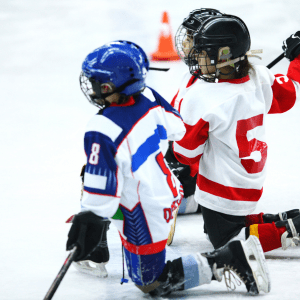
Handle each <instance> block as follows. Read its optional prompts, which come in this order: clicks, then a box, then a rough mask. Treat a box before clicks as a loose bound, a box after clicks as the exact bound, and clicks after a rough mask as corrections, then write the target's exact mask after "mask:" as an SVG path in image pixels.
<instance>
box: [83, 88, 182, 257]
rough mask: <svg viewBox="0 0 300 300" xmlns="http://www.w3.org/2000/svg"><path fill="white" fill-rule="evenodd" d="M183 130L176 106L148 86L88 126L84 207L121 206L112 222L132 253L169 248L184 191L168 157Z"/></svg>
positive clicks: (100, 210)
mask: <svg viewBox="0 0 300 300" xmlns="http://www.w3.org/2000/svg"><path fill="white" fill-rule="evenodd" d="M184 133H185V127H184V124H183V122H182V119H181V116H180V115H179V113H178V111H177V110H175V109H174V108H173V107H172V106H171V105H170V104H169V103H168V102H167V101H166V100H164V99H163V98H162V97H161V96H160V95H159V94H158V93H157V92H155V91H154V90H152V89H150V88H146V89H145V91H144V92H143V93H142V94H140V95H138V96H136V97H135V98H134V99H133V98H132V97H131V98H130V101H129V102H127V103H126V104H123V105H115V104H112V105H110V106H109V107H107V108H105V109H104V110H102V111H101V112H99V113H98V114H97V115H95V116H94V117H93V118H92V119H91V121H90V122H89V123H88V125H87V129H86V133H85V137H84V147H85V152H86V155H87V164H86V168H85V174H84V192H83V197H82V203H81V211H92V212H94V213H95V214H97V215H99V216H101V217H105V218H112V217H113V216H114V215H115V214H116V212H117V210H119V213H117V214H116V216H115V217H114V218H113V219H112V222H113V223H114V224H115V225H116V226H117V228H118V230H119V233H120V236H121V239H122V243H123V245H124V247H125V248H126V249H127V250H129V251H131V252H133V253H136V254H153V253H157V252H160V251H162V250H163V249H164V248H165V245H166V242H167V238H168V234H169V231H170V226H171V224H172V222H173V220H172V219H173V215H172V211H174V210H175V209H176V208H177V207H178V206H179V205H180V201H181V199H182V196H183V191H182V186H181V184H180V182H179V181H178V179H177V178H176V176H175V175H174V174H173V173H172V172H171V171H170V169H169V167H168V165H167V164H166V162H165V160H164V156H165V153H166V151H167V149H168V140H180V139H181V138H182V137H183V135H184ZM120 211H121V212H120ZM118 216H119V217H118Z"/></svg>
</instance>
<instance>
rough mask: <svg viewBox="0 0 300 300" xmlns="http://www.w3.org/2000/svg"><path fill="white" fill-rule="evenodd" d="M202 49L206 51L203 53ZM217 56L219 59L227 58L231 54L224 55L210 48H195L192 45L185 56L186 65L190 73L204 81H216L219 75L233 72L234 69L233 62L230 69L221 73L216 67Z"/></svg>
mask: <svg viewBox="0 0 300 300" xmlns="http://www.w3.org/2000/svg"><path fill="white" fill-rule="evenodd" d="M226 48H227V47H226ZM223 49H224V48H223ZM228 49H229V48H228ZM203 51H205V52H206V54H205V55H204V54H203ZM221 51H222V50H221ZM219 57H220V59H228V58H230V57H231V54H227V55H224V54H223V53H222V54H221V53H218V51H216V49H212V48H206V49H204V48H202V49H196V48H195V47H193V48H192V49H191V51H190V52H189V55H188V57H187V65H188V66H189V70H190V73H191V74H192V75H193V76H195V77H197V78H199V79H202V80H204V81H206V82H216V81H217V78H218V77H219V75H231V74H233V73H234V72H235V70H236V65H235V64H234V63H233V64H231V65H230V66H231V70H230V71H229V72H228V73H222V72H221V71H220V69H219V68H217V65H218V58H219ZM199 62H201V63H199Z"/></svg>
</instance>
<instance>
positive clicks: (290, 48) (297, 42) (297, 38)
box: [282, 31, 300, 61]
mask: <svg viewBox="0 0 300 300" xmlns="http://www.w3.org/2000/svg"><path fill="white" fill-rule="evenodd" d="M282 49H283V51H284V55H285V57H286V58H288V59H289V60H290V61H292V60H294V59H295V58H296V57H297V56H298V55H299V54H300V31H297V32H296V33H295V34H292V35H291V36H290V37H289V38H287V39H286V40H285V41H283V46H282Z"/></svg>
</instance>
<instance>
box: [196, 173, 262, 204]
mask: <svg viewBox="0 0 300 300" xmlns="http://www.w3.org/2000/svg"><path fill="white" fill-rule="evenodd" d="M197 186H198V188H199V189H200V190H201V191H204V192H206V193H209V194H212V195H215V196H217V197H222V198H225V199H229V200H234V201H252V202H257V201H258V200H259V199H260V197H261V195H262V192H263V189H261V190H256V189H243V188H236V187H231V186H225V185H222V184H220V183H217V182H214V181H211V180H209V179H207V178H205V177H204V176H202V175H200V174H198V176H197Z"/></svg>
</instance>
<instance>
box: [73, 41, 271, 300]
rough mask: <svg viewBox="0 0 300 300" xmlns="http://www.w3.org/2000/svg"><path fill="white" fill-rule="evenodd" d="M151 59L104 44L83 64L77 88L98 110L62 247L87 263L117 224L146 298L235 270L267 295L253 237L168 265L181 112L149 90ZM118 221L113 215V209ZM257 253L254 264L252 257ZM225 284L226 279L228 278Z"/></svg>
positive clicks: (127, 46)
mask: <svg viewBox="0 0 300 300" xmlns="http://www.w3.org/2000/svg"><path fill="white" fill-rule="evenodd" d="M148 70H149V61H148V59H147V56H146V55H145V53H144V51H143V50H142V49H141V48H140V47H139V46H138V45H136V44H134V43H131V42H127V41H116V42H112V43H108V44H106V45H104V46H102V47H100V48H98V49H96V50H94V51H93V52H92V53H90V54H89V55H88V56H87V58H86V59H85V61H84V62H83V65H82V74H81V77H80V82H81V89H82V91H83V92H84V94H85V95H86V97H87V98H88V99H89V101H90V102H91V103H92V104H94V105H96V106H97V107H99V108H100V110H99V112H98V114H96V115H95V116H94V117H93V118H92V119H91V121H90V122H89V123H88V125H87V129H86V133H85V137H84V149H85V153H86V155H87V164H86V168H85V174H84V190H83V197H82V201H81V212H80V213H78V214H77V215H75V218H74V220H73V224H72V226H71V229H70V232H69V235H68V241H67V249H68V250H70V249H72V248H73V247H74V246H75V245H76V246H77V247H78V249H79V250H78V255H77V257H76V259H75V261H85V260H89V259H90V257H91V256H92V255H93V251H95V249H97V247H98V246H99V241H101V239H102V238H101V237H102V235H103V236H104V235H105V232H106V230H107V219H108V220H110V221H111V222H112V223H113V224H114V225H115V226H116V227H117V229H118V231H119V234H120V238H121V242H122V245H123V248H124V255H125V259H126V264H127V269H128V274H129V276H130V278H131V279H132V281H133V282H134V283H135V285H136V286H137V287H138V288H139V289H141V290H142V291H143V292H145V293H150V294H151V295H167V294H169V293H170V292H172V291H176V290H183V289H189V288H193V287H196V286H199V285H202V284H205V283H210V282H211V281H212V280H219V281H220V280H221V279H222V275H223V274H224V273H226V272H227V271H228V272H231V271H233V272H235V273H236V274H237V275H238V276H239V277H240V278H241V280H242V281H243V282H244V283H245V285H246V288H247V290H248V292H249V293H251V294H258V293H259V291H264V292H269V290H270V281H269V278H268V271H267V267H266V264H265V260H264V255H263V252H262V249H261V245H260V243H259V241H258V239H257V238H256V237H251V238H249V239H248V240H247V241H246V242H241V241H234V242H231V243H230V244H228V245H226V246H225V247H223V248H222V249H219V250H217V251H214V252H212V253H205V254H203V255H201V254H200V253H196V254H194V255H189V256H185V257H181V258H178V259H176V260H174V261H168V262H166V250H165V248H166V243H167V238H168V234H169V231H170V227H171V225H172V223H173V213H172V212H173V211H174V210H176V209H177V208H178V206H179V205H180V202H181V199H182V196H183V195H182V187H181V184H180V182H179V181H178V179H177V178H176V176H175V175H174V174H173V173H172V172H171V171H170V169H169V167H168V166H167V164H166V162H165V160H164V155H165V153H166V151H167V149H168V140H172V141H176V140H180V139H181V138H182V137H183V135H184V133H185V126H184V124H183V122H182V119H181V116H180V115H179V113H178V112H177V110H175V109H174V108H173V107H172V106H171V105H170V104H169V103H168V102H166V101H165V100H164V99H163V98H162V97H161V96H160V95H159V94H158V93H157V92H156V91H154V90H153V89H151V88H149V87H146V84H145V78H146V74H147V72H148ZM119 210H120V211H121V213H122V214H121V215H122V218H119V219H117V218H113V216H115V215H116V213H117V212H118V211H119ZM250 255H254V257H255V258H256V261H257V269H253V268H252V266H251V264H250V261H249V256H250ZM227 284H228V282H227Z"/></svg>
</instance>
